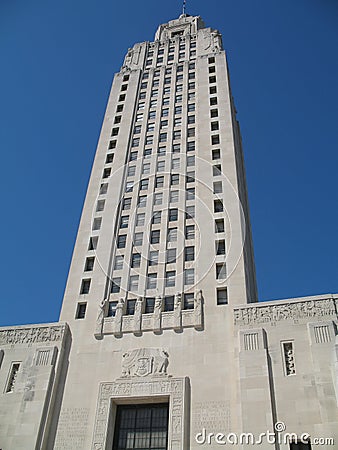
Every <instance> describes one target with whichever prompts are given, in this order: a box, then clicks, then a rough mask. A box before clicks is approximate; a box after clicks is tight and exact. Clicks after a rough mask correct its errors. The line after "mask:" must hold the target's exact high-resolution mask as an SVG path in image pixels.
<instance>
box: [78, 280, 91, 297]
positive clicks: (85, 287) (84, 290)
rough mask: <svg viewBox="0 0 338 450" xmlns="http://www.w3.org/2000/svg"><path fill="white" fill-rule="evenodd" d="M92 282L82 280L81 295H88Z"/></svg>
mask: <svg viewBox="0 0 338 450" xmlns="http://www.w3.org/2000/svg"><path fill="white" fill-rule="evenodd" d="M90 282H91V280H90V279H88V280H82V283H81V289H80V294H88V293H89V289H90Z"/></svg>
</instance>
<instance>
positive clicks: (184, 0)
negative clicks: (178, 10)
mask: <svg viewBox="0 0 338 450" xmlns="http://www.w3.org/2000/svg"><path fill="white" fill-rule="evenodd" d="M185 7H186V0H183V9H182V13H183V14H184V15H185Z"/></svg>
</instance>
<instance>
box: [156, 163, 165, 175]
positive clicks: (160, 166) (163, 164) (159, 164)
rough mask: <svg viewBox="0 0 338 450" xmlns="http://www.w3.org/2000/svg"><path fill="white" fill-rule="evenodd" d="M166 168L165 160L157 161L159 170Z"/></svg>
mask: <svg viewBox="0 0 338 450" xmlns="http://www.w3.org/2000/svg"><path fill="white" fill-rule="evenodd" d="M164 170H165V161H158V162H157V172H163V171H164Z"/></svg>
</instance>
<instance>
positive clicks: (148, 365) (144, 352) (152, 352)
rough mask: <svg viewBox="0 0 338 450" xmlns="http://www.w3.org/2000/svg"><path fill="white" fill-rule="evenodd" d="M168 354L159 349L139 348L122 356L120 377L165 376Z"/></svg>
mask: <svg viewBox="0 0 338 450" xmlns="http://www.w3.org/2000/svg"><path fill="white" fill-rule="evenodd" d="M168 357H169V355H168V353H167V352H166V351H165V350H163V349H159V348H139V349H135V350H130V351H128V352H125V353H123V355H122V377H127V378H128V377H145V376H148V375H151V374H152V375H167V367H168V364H169V360H168Z"/></svg>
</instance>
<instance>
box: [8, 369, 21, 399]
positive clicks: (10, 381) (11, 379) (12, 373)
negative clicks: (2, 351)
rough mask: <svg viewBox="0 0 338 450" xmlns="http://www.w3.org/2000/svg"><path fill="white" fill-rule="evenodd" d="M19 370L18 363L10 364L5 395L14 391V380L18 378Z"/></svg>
mask: <svg viewBox="0 0 338 450" xmlns="http://www.w3.org/2000/svg"><path fill="white" fill-rule="evenodd" d="M19 369H20V363H19V362H16V363H12V366H11V369H10V372H9V376H8V382H7V387H6V391H5V392H6V393H7V392H13V391H14V386H15V382H16V379H17V377H18V373H19Z"/></svg>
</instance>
